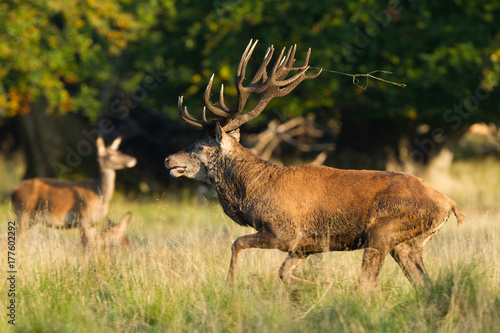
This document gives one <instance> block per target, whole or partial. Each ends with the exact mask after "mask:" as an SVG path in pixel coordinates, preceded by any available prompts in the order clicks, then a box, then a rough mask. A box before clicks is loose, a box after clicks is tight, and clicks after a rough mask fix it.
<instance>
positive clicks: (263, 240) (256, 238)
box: [227, 231, 277, 283]
mask: <svg viewBox="0 0 500 333" xmlns="http://www.w3.org/2000/svg"><path fill="white" fill-rule="evenodd" d="M250 248H258V249H275V248H277V245H276V238H275V237H274V236H272V235H271V234H269V233H267V232H265V231H259V232H258V233H256V234H252V235H245V236H241V237H239V238H237V239H236V240H235V241H234V243H233V246H232V247H231V253H232V256H231V264H230V265H229V273H228V275H227V281H228V282H229V283H234V280H235V278H236V268H237V265H238V257H239V255H240V252H241V251H242V250H244V249H250Z"/></svg>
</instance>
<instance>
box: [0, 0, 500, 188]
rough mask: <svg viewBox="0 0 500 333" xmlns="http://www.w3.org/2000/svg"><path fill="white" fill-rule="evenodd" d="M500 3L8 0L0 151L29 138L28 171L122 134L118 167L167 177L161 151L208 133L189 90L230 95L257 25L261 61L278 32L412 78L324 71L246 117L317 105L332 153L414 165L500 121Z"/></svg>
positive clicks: (323, 53) (335, 157) (90, 156)
mask: <svg viewBox="0 0 500 333" xmlns="http://www.w3.org/2000/svg"><path fill="white" fill-rule="evenodd" d="M498 17H500V3H499V2H498V1H494V0H489V1H488V0H486V1H460V0H454V1H441V2H438V1H418V2H417V1H387V2H381V1H375V0H365V1H363V0H361V1H360V0H345V1H329V2H326V1H325V2H321V1H316V2H304V1H271V0H247V1H242V0H226V1H224V0H215V1H213V2H212V1H206V2H200V1H193V0H180V1H173V0H149V1H137V2H136V1H130V0H101V1H94V0H64V1H63V0H45V1H41V0H30V1H24V0H2V1H1V2H0V140H1V143H2V144H1V145H0V153H1V154H2V155H4V156H5V158H7V159H8V158H11V157H12V156H13V154H22V155H23V156H24V158H23V160H24V161H25V164H26V169H25V170H26V171H25V172H24V177H33V176H58V177H64V178H78V177H82V176H95V175H96V168H97V167H96V165H95V149H89V145H88V144H87V143H92V144H93V143H94V141H95V137H96V135H97V134H102V135H103V136H104V137H105V139H107V140H111V139H113V138H114V137H116V136H118V135H122V136H123V137H124V143H123V150H124V151H126V152H127V153H130V154H133V155H135V156H136V157H137V158H138V161H139V163H138V165H137V167H136V168H134V169H131V170H127V171H124V174H123V176H121V177H118V180H119V181H120V180H121V181H123V182H125V183H128V184H129V185H130V186H132V187H136V188H138V184H139V183H141V184H142V187H141V189H142V190H145V191H146V190H154V191H161V190H162V189H163V188H164V186H166V185H168V182H169V178H168V173H167V171H166V170H165V168H164V167H163V160H164V158H165V157H166V156H167V155H168V154H171V153H173V152H175V151H176V150H178V149H181V148H182V147H183V146H186V145H188V144H189V143H190V142H192V141H193V140H194V139H196V138H197V137H199V136H201V135H203V133H198V132H199V131H196V130H193V129H190V128H189V127H188V126H186V125H185V124H183V123H182V121H181V120H180V117H179V116H178V115H177V98H178V96H179V95H184V97H185V101H186V102H185V103H186V104H187V105H188V106H189V109H190V110H191V113H194V114H197V115H199V112H200V111H199V110H201V107H202V95H203V91H204V88H205V86H206V84H207V82H208V79H209V78H210V76H211V75H212V73H215V74H216V75H215V84H214V87H219V86H220V84H221V83H224V85H225V87H226V89H225V93H226V97H227V99H228V100H229V101H231V100H234V97H235V94H236V90H235V89H234V86H233V82H232V80H233V77H234V72H235V66H236V65H237V63H238V61H239V58H240V56H241V53H242V52H243V50H244V48H245V46H246V44H247V43H248V41H249V40H250V39H251V38H254V39H259V41H260V42H259V45H258V46H257V50H256V51H255V52H254V56H253V59H252V61H251V64H250V65H249V66H250V67H252V66H253V67H252V68H256V67H257V66H258V65H259V64H260V61H261V59H262V58H261V57H263V56H264V53H265V49H266V48H267V47H268V46H269V45H274V46H275V47H276V48H278V49H280V48H282V47H288V46H290V45H293V44H297V46H298V52H297V55H296V58H297V62H299V63H301V62H302V61H303V58H304V56H305V53H306V51H307V49H308V48H309V47H311V48H312V50H313V52H312V56H311V60H310V64H311V66H314V67H322V68H324V69H326V70H330V71H341V72H345V73H368V72H371V71H374V70H378V69H381V70H388V71H391V72H393V75H391V76H389V75H386V74H383V73H375V74H374V75H376V76H379V77H382V78H384V79H386V80H391V81H396V82H401V83H405V84H407V87H406V88H405V89H402V88H400V87H398V86H395V85H390V84H387V83H383V82H380V81H376V80H369V81H367V80H365V78H362V77H360V78H359V83H358V84H357V85H354V84H353V82H352V81H353V80H352V78H351V77H348V76H343V75H339V74H337V73H332V72H330V71H324V73H322V74H321V75H320V76H319V77H318V78H317V79H315V80H310V81H306V82H304V83H302V84H301V85H300V86H299V87H298V88H297V89H296V90H295V91H294V92H293V93H292V94H290V95H289V96H287V97H284V98H281V99H277V100H274V101H272V102H271V103H270V104H269V106H268V108H267V110H266V112H264V113H263V114H262V115H261V116H260V117H259V118H258V119H256V120H255V121H253V122H251V123H250V124H247V125H245V129H244V133H255V132H259V131H261V130H262V129H263V128H264V127H265V126H266V124H267V123H268V122H269V121H270V120H273V119H279V120H280V121H285V120H288V119H291V118H294V117H298V116H307V115H314V124H315V126H316V127H317V128H319V129H321V130H322V131H323V133H325V135H324V136H323V137H322V138H316V139H315V140H317V141H319V142H332V143H335V145H336V146H335V147H336V149H335V150H334V151H333V152H330V153H329V157H328V159H327V160H326V164H328V165H331V166H335V167H342V168H372V169H386V168H392V169H401V170H406V171H411V172H416V170H418V169H419V168H425V167H426V166H428V165H430V164H431V163H432V160H433V159H434V158H435V157H437V156H439V155H440V152H442V151H443V150H445V149H448V148H450V147H453V146H454V145H456V144H457V142H458V140H459V139H460V138H461V137H462V136H463V135H464V133H466V132H467V130H468V129H469V126H470V125H471V124H474V123H477V122H484V123H487V124H490V123H493V124H497V123H498V121H499V119H500V112H499V111H500V107H499V106H498V105H499V99H500V98H499V94H498V93H497V92H496V89H497V86H498V80H499V76H500V26H499V25H498V22H496V21H497V20H498ZM216 93H217V91H216V90H215V91H214V96H217V94H216ZM212 100H213V101H214V102H215V101H216V100H218V99H217V98H215V97H213V98H212ZM309 117H310V118H311V116H309ZM306 140H307V139H306ZM283 152H284V153H286V150H284V151H283ZM496 154H497V155H498V150H497V152H496ZM301 158H304V159H306V160H307V158H308V157H307V156H302V155H301Z"/></svg>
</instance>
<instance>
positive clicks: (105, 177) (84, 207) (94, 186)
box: [10, 137, 137, 246]
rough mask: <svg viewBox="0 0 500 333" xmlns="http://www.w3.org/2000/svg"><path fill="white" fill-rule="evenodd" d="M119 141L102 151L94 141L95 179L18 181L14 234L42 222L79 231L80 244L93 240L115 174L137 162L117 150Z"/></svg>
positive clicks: (105, 211) (14, 198) (101, 144)
mask: <svg viewBox="0 0 500 333" xmlns="http://www.w3.org/2000/svg"><path fill="white" fill-rule="evenodd" d="M120 143H121V138H120V137H119V138H117V139H115V140H114V141H113V143H112V144H111V145H110V146H109V147H106V146H105V145H104V140H103V139H102V138H101V137H98V138H97V141H96V145H97V162H98V163H99V170H100V175H99V178H97V179H81V180H71V181H70V180H60V179H55V178H33V179H26V180H24V181H22V182H21V183H20V184H19V185H18V186H16V187H15V188H14V189H13V190H12V192H11V194H10V197H11V202H12V206H13V207H14V211H15V213H16V216H17V226H18V233H19V234H22V233H23V232H24V231H26V230H27V229H28V228H29V227H30V226H31V225H33V224H34V223H37V222H39V221H43V222H44V223H45V224H46V225H49V226H52V227H56V228H71V227H75V226H78V227H80V231H81V237H82V244H83V245H84V246H86V245H87V244H88V242H89V240H90V239H95V238H96V237H97V234H98V233H97V229H96V228H97V224H98V223H99V222H101V221H102V220H103V219H104V217H106V215H107V214H108V211H109V203H110V201H111V198H112V196H113V192H114V190H115V178H116V171H115V170H120V169H123V168H132V167H133V166H135V164H136V163H137V160H136V159H135V158H134V157H132V156H129V155H126V154H124V153H122V152H120V151H119V150H118V147H119V146H120Z"/></svg>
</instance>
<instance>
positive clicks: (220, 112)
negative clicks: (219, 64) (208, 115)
mask: <svg viewBox="0 0 500 333" xmlns="http://www.w3.org/2000/svg"><path fill="white" fill-rule="evenodd" d="M214 75H215V74H212V77H211V78H210V81H208V85H207V88H206V89H205V93H204V94H203V101H204V103H205V107H206V108H207V109H208V111H210V112H212V113H213V114H214V115H216V116H218V117H223V118H227V117H228V116H229V115H230V114H229V110H227V109H226V110H227V111H226V110H223V109H221V108H218V107H216V106H215V105H213V104H212V103H211V102H210V94H211V93H212V84H213V82H214Z"/></svg>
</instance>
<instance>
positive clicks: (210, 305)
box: [0, 160, 500, 333]
mask: <svg viewBox="0 0 500 333" xmlns="http://www.w3.org/2000/svg"><path fill="white" fill-rule="evenodd" d="M118 177H119V175H118ZM451 177H452V180H453V182H452V184H451V185H450V184H447V186H446V193H447V194H448V195H449V196H451V197H452V198H453V199H455V200H456V201H457V202H458V203H459V205H460V206H461V208H462V210H463V211H464V213H465V214H466V222H465V224H464V226H463V227H461V228H458V227H457V225H456V221H455V219H454V218H450V220H449V221H448V223H447V224H446V225H445V227H444V228H443V229H442V230H441V231H440V232H439V233H438V234H437V235H436V236H435V237H434V238H433V240H432V241H431V242H430V243H429V244H428V245H427V247H426V249H425V251H424V259H425V261H426V265H427V270H428V271H429V275H430V277H431V280H432V286H431V287H430V289H419V290H416V289H414V288H413V287H412V286H411V285H410V283H409V282H408V281H407V280H406V278H405V277H404V275H403V273H402V271H401V270H400V269H399V267H398V266H397V264H396V263H395V262H394V260H393V259H392V258H391V257H390V256H389V257H387V259H386V261H385V265H384V269H383V271H382V276H381V281H380V286H379V287H378V288H377V289H375V290H373V291H369V292H358V291H356V290H355V284H356V280H357V277H358V274H359V271H360V266H361V255H362V252H361V251H354V252H333V253H325V254H319V255H314V256H311V257H309V258H308V259H307V260H306V261H305V262H304V263H303V265H302V266H300V267H299V268H298V269H297V270H296V271H295V274H296V275H297V276H299V277H303V278H306V279H308V280H310V281H312V282H313V283H311V284H308V285H302V286H293V287H290V286H285V285H283V284H282V283H281V281H280V280H279V277H278V269H279V267H280V265H281V263H282V261H283V260H284V258H285V256H286V254H285V253H282V252H279V251H277V250H259V249H251V250H246V251H243V252H242V255H241V260H240V268H239V271H238V274H237V282H236V285H235V286H234V288H231V287H229V286H227V285H226V284H225V277H226V273H227V270H228V266H229V259H230V247H231V244H232V242H233V241H234V240H235V239H236V238H237V237H238V236H241V235H244V234H248V233H251V232H253V230H252V229H249V228H242V227H240V226H238V225H236V224H235V223H233V222H232V221H231V220H230V219H229V218H227V217H226V216H225V215H224V213H223V212H222V209H221V208H220V207H219V205H218V204H217V203H216V202H214V201H207V200H204V199H200V198H193V199H184V200H182V201H179V200H176V199H173V198H175V194H166V195H164V196H162V197H158V198H142V197H141V198H138V199H131V198H125V197H123V196H122V195H119V194H117V195H116V198H115V200H114V202H112V207H111V212H110V215H111V216H112V217H113V218H115V219H116V220H118V219H119V217H120V216H121V215H122V214H123V213H125V212H126V211H131V212H132V214H133V215H132V222H131V224H130V227H129V233H128V234H129V239H130V241H131V243H132V249H131V250H130V251H129V252H126V253H122V254H115V253H99V254H94V255H91V256H85V255H83V253H82V249H81V246H80V240H79V236H78V231H77V230H64V231H60V230H53V229H49V228H44V227H39V226H37V227H34V228H32V229H31V230H30V231H29V232H28V233H27V234H26V237H23V239H22V240H18V241H17V244H16V245H17V247H16V265H17V270H18V273H17V280H16V325H15V326H12V325H9V324H8V323H7V321H8V320H9V318H8V317H7V316H6V313H7V309H6V307H7V305H8V297H7V290H8V288H9V286H8V281H7V280H6V278H5V277H2V278H1V279H0V294H1V297H0V303H1V306H2V309H3V310H2V316H1V318H2V319H1V320H0V331H1V332H165V331H170V332H205V331H209V332H234V331H235V332H254V331H257V332H314V331H319V332H413V333H415V332H498V328H499V327H500V191H499V189H500V163H499V162H498V161H495V160H485V161H481V162H458V163H455V164H454V165H453V167H452V171H451ZM437 185H439V184H437ZM9 186H10V184H9ZM438 187H439V186H438ZM7 191H8V190H7V189H5V191H4V193H5V192H7ZM12 219H13V213H12V211H11V209H10V205H9V202H8V200H7V197H6V196H5V195H4V196H2V202H1V203H0V220H1V221H2V226H3V227H2V228H3V229H2V231H1V233H0V235H1V240H0V246H1V253H2V256H1V258H2V259H1V265H2V271H3V272H4V276H6V275H7V273H6V271H7V244H6V238H5V234H6V231H7V221H9V220H12Z"/></svg>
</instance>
